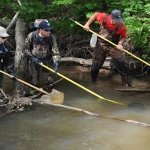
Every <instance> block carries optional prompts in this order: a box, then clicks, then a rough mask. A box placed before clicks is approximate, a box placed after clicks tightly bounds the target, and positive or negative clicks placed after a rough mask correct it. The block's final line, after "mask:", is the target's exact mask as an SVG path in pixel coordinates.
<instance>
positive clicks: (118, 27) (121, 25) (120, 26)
mask: <svg viewBox="0 0 150 150" xmlns="http://www.w3.org/2000/svg"><path fill="white" fill-rule="evenodd" d="M122 27H123V24H120V25H119V26H117V27H116V28H115V29H114V32H115V33H116V32H117V31H119V30H120V29H121V28H122Z"/></svg>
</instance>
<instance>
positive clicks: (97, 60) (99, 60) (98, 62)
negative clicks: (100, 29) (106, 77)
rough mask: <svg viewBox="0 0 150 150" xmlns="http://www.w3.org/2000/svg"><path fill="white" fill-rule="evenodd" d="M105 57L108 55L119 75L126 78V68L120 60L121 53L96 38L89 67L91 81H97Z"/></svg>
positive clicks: (121, 59)
mask: <svg viewBox="0 0 150 150" xmlns="http://www.w3.org/2000/svg"><path fill="white" fill-rule="evenodd" d="M107 55H110V56H111V57H112V59H113V62H114V63H115V65H116V67H117V69H118V71H119V72H120V75H121V76H127V70H126V66H125V63H124V60H123V58H122V51H120V50H118V49H116V48H115V47H114V46H112V45H110V44H109V43H107V42H104V41H103V40H102V39H100V38H98V41H97V43H96V47H95V49H94V52H93V58H92V66H91V77H92V80H93V81H95V80H96V79H97V76H98V73H99V70H100V69H101V68H102V66H103V63H104V61H105V59H106V57H107Z"/></svg>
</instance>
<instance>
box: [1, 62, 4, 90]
mask: <svg viewBox="0 0 150 150" xmlns="http://www.w3.org/2000/svg"><path fill="white" fill-rule="evenodd" d="M0 70H2V71H3V70H4V64H3V63H2V62H0ZM2 82H3V74H2V73H0V88H2Z"/></svg>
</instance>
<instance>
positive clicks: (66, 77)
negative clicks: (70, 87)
mask: <svg viewBox="0 0 150 150" xmlns="http://www.w3.org/2000/svg"><path fill="white" fill-rule="evenodd" d="M40 65H41V66H42V67H44V68H46V69H47V70H50V71H51V72H53V73H55V71H54V70H53V69H51V68H49V67H47V66H45V65H44V64H43V63H41V64H40ZM56 74H57V75H59V76H60V77H62V78H64V79H66V80H67V81H69V82H71V83H73V84H74V85H76V86H78V87H80V88H82V89H83V90H85V91H87V92H89V93H91V94H93V95H95V96H96V97H98V98H100V99H103V100H106V101H108V102H112V103H115V104H119V105H123V106H125V105H126V104H123V103H120V102H116V101H114V100H110V99H107V98H104V97H102V96H100V95H98V94H96V93H94V92H92V91H91V90H89V89H87V88H85V87H84V86H82V85H80V84H78V83H76V82H75V81H73V80H71V79H69V78H67V77H65V76H64V75H62V74H60V73H58V72H57V73H56Z"/></svg>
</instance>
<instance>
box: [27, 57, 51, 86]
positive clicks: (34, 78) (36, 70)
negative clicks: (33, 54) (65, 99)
mask: <svg viewBox="0 0 150 150" xmlns="http://www.w3.org/2000/svg"><path fill="white" fill-rule="evenodd" d="M41 61H42V62H43V64H44V65H46V66H48V67H50V64H51V60H48V59H43V60H41ZM40 68H41V67H40V66H39V65H36V64H35V63H33V62H31V60H29V73H30V76H31V84H33V85H35V86H38V83H39V75H40ZM42 71H43V76H44V82H45V84H46V85H48V84H51V83H53V74H52V73H51V72H50V71H49V70H47V69H45V68H42Z"/></svg>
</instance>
